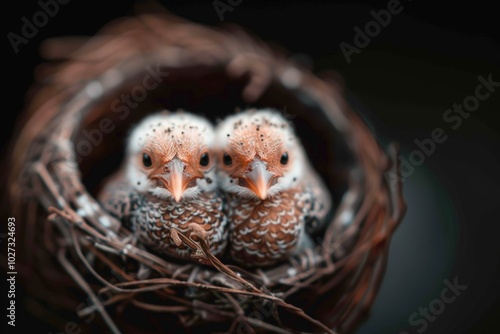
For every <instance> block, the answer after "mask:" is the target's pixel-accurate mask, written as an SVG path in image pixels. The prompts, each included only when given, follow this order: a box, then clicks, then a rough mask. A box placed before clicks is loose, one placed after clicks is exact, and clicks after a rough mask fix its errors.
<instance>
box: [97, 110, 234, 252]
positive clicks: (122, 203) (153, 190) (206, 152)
mask: <svg viewBox="0 0 500 334" xmlns="http://www.w3.org/2000/svg"><path fill="white" fill-rule="evenodd" d="M213 140H214V130H213V127H212V125H211V124H210V123H209V122H208V121H206V120H205V119H202V118H201V117H198V116H195V115H192V114H189V113H160V114H156V115H152V116H149V117H147V118H146V119H144V120H143V121H142V122H141V123H140V124H139V125H138V126H137V127H136V128H135V129H134V130H133V131H132V133H131V135H130V137H129V140H128V144H127V156H126V159H125V162H124V165H123V166H122V168H121V170H120V171H119V172H118V173H117V174H116V175H115V176H113V177H112V178H111V179H110V180H109V181H108V182H107V183H106V185H105V187H104V188H103V191H102V192H101V193H100V195H99V199H100V202H101V204H102V205H103V206H104V208H105V209H106V210H108V212H110V213H111V214H112V215H114V216H115V217H117V218H118V219H120V220H121V221H122V222H123V223H124V225H125V226H127V227H128V228H130V229H131V230H133V231H134V233H135V234H136V235H137V236H138V237H139V240H141V242H142V243H143V244H145V245H147V246H148V247H150V248H151V249H152V250H154V251H155V252H157V253H161V254H168V255H170V256H173V257H176V258H182V259H186V258H189V257H190V255H192V254H190V253H191V251H190V249H188V248H187V246H185V245H184V244H182V243H179V242H178V240H177V238H176V233H172V230H173V229H175V230H176V232H178V233H183V234H185V235H186V234H187V232H188V231H189V229H190V228H189V226H190V224H196V225H198V226H200V227H201V228H203V230H204V231H205V232H206V235H207V237H208V240H207V241H208V244H209V245H210V249H211V251H212V253H213V254H214V255H220V254H222V253H223V252H224V249H225V247H226V244H227V228H226V225H227V218H226V216H225V214H224V212H223V199H222V195H221V193H220V191H219V190H218V188H217V184H216V178H215V164H214V163H213V162H212V161H210V160H213V159H210V157H211V155H212V152H211V145H212V143H213Z"/></svg>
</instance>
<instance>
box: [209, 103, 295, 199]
mask: <svg viewBox="0 0 500 334" xmlns="http://www.w3.org/2000/svg"><path fill="white" fill-rule="evenodd" d="M216 149H217V154H218V172H217V175H218V179H219V186H220V187H221V188H222V189H224V190H225V191H226V192H230V193H236V194H238V195H240V196H244V197H252V198H256V199H260V200H265V199H267V198H269V197H272V196H275V195H277V194H278V193H279V192H280V191H284V190H287V189H290V188H292V187H294V186H296V185H297V184H298V182H299V181H300V177H301V176H302V171H303V169H304V153H303V149H302V146H301V144H300V142H299V140H298V138H297V136H296V135H295V133H294V132H293V129H292V127H291V124H290V123H289V122H288V121H287V120H286V119H285V118H284V117H283V116H282V115H281V114H280V113H279V112H277V111H274V110H270V109H264V110H259V111H257V110H249V111H245V112H242V113H239V114H236V115H233V116H230V117H228V118H226V119H225V120H223V121H222V122H221V123H220V124H219V125H218V126H217V129H216Z"/></svg>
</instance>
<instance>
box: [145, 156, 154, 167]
mask: <svg viewBox="0 0 500 334" xmlns="http://www.w3.org/2000/svg"><path fill="white" fill-rule="evenodd" d="M142 164H143V165H144V166H145V167H151V165H153V162H152V161H151V157H150V156H149V154H147V153H143V154H142Z"/></svg>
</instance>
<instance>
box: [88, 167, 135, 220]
mask: <svg viewBox="0 0 500 334" xmlns="http://www.w3.org/2000/svg"><path fill="white" fill-rule="evenodd" d="M98 199H99V202H100V203H101V205H102V206H103V208H104V209H105V210H106V211H107V212H108V213H110V214H111V215H112V216H114V217H115V218H117V219H119V220H120V221H121V222H122V223H124V224H125V226H127V227H129V228H130V227H131V226H130V225H131V223H130V215H131V213H132V211H134V210H135V209H136V208H137V207H138V205H139V202H140V200H141V197H140V195H139V194H138V193H137V192H136V191H134V190H133V189H132V188H131V187H130V185H129V183H128V182H127V181H126V179H125V175H124V173H123V172H119V173H117V174H116V175H114V176H112V177H111V178H110V179H109V180H108V181H106V184H105V186H104V188H103V189H102V190H101V192H100V193H99V195H98Z"/></svg>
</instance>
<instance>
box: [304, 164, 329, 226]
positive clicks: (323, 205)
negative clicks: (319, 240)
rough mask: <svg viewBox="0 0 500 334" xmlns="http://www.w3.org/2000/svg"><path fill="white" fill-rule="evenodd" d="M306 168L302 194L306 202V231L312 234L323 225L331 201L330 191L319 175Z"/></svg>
mask: <svg viewBox="0 0 500 334" xmlns="http://www.w3.org/2000/svg"><path fill="white" fill-rule="evenodd" d="M308 170H309V172H308V173H307V175H305V176H306V177H305V179H306V182H305V188H304V192H303V193H302V196H304V197H305V199H306V200H305V202H306V203H307V214H306V217H305V225H306V231H307V233H309V234H313V233H316V232H318V231H320V230H322V229H323V227H324V226H325V224H326V222H327V216H328V214H329V213H330V212H331V209H332V206H333V203H332V199H331V195H330V192H329V191H328V189H327V187H326V185H325V184H324V182H323V180H322V179H321V178H320V176H319V175H318V174H317V173H316V172H315V171H314V170H313V169H312V168H309V169H308Z"/></svg>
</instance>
